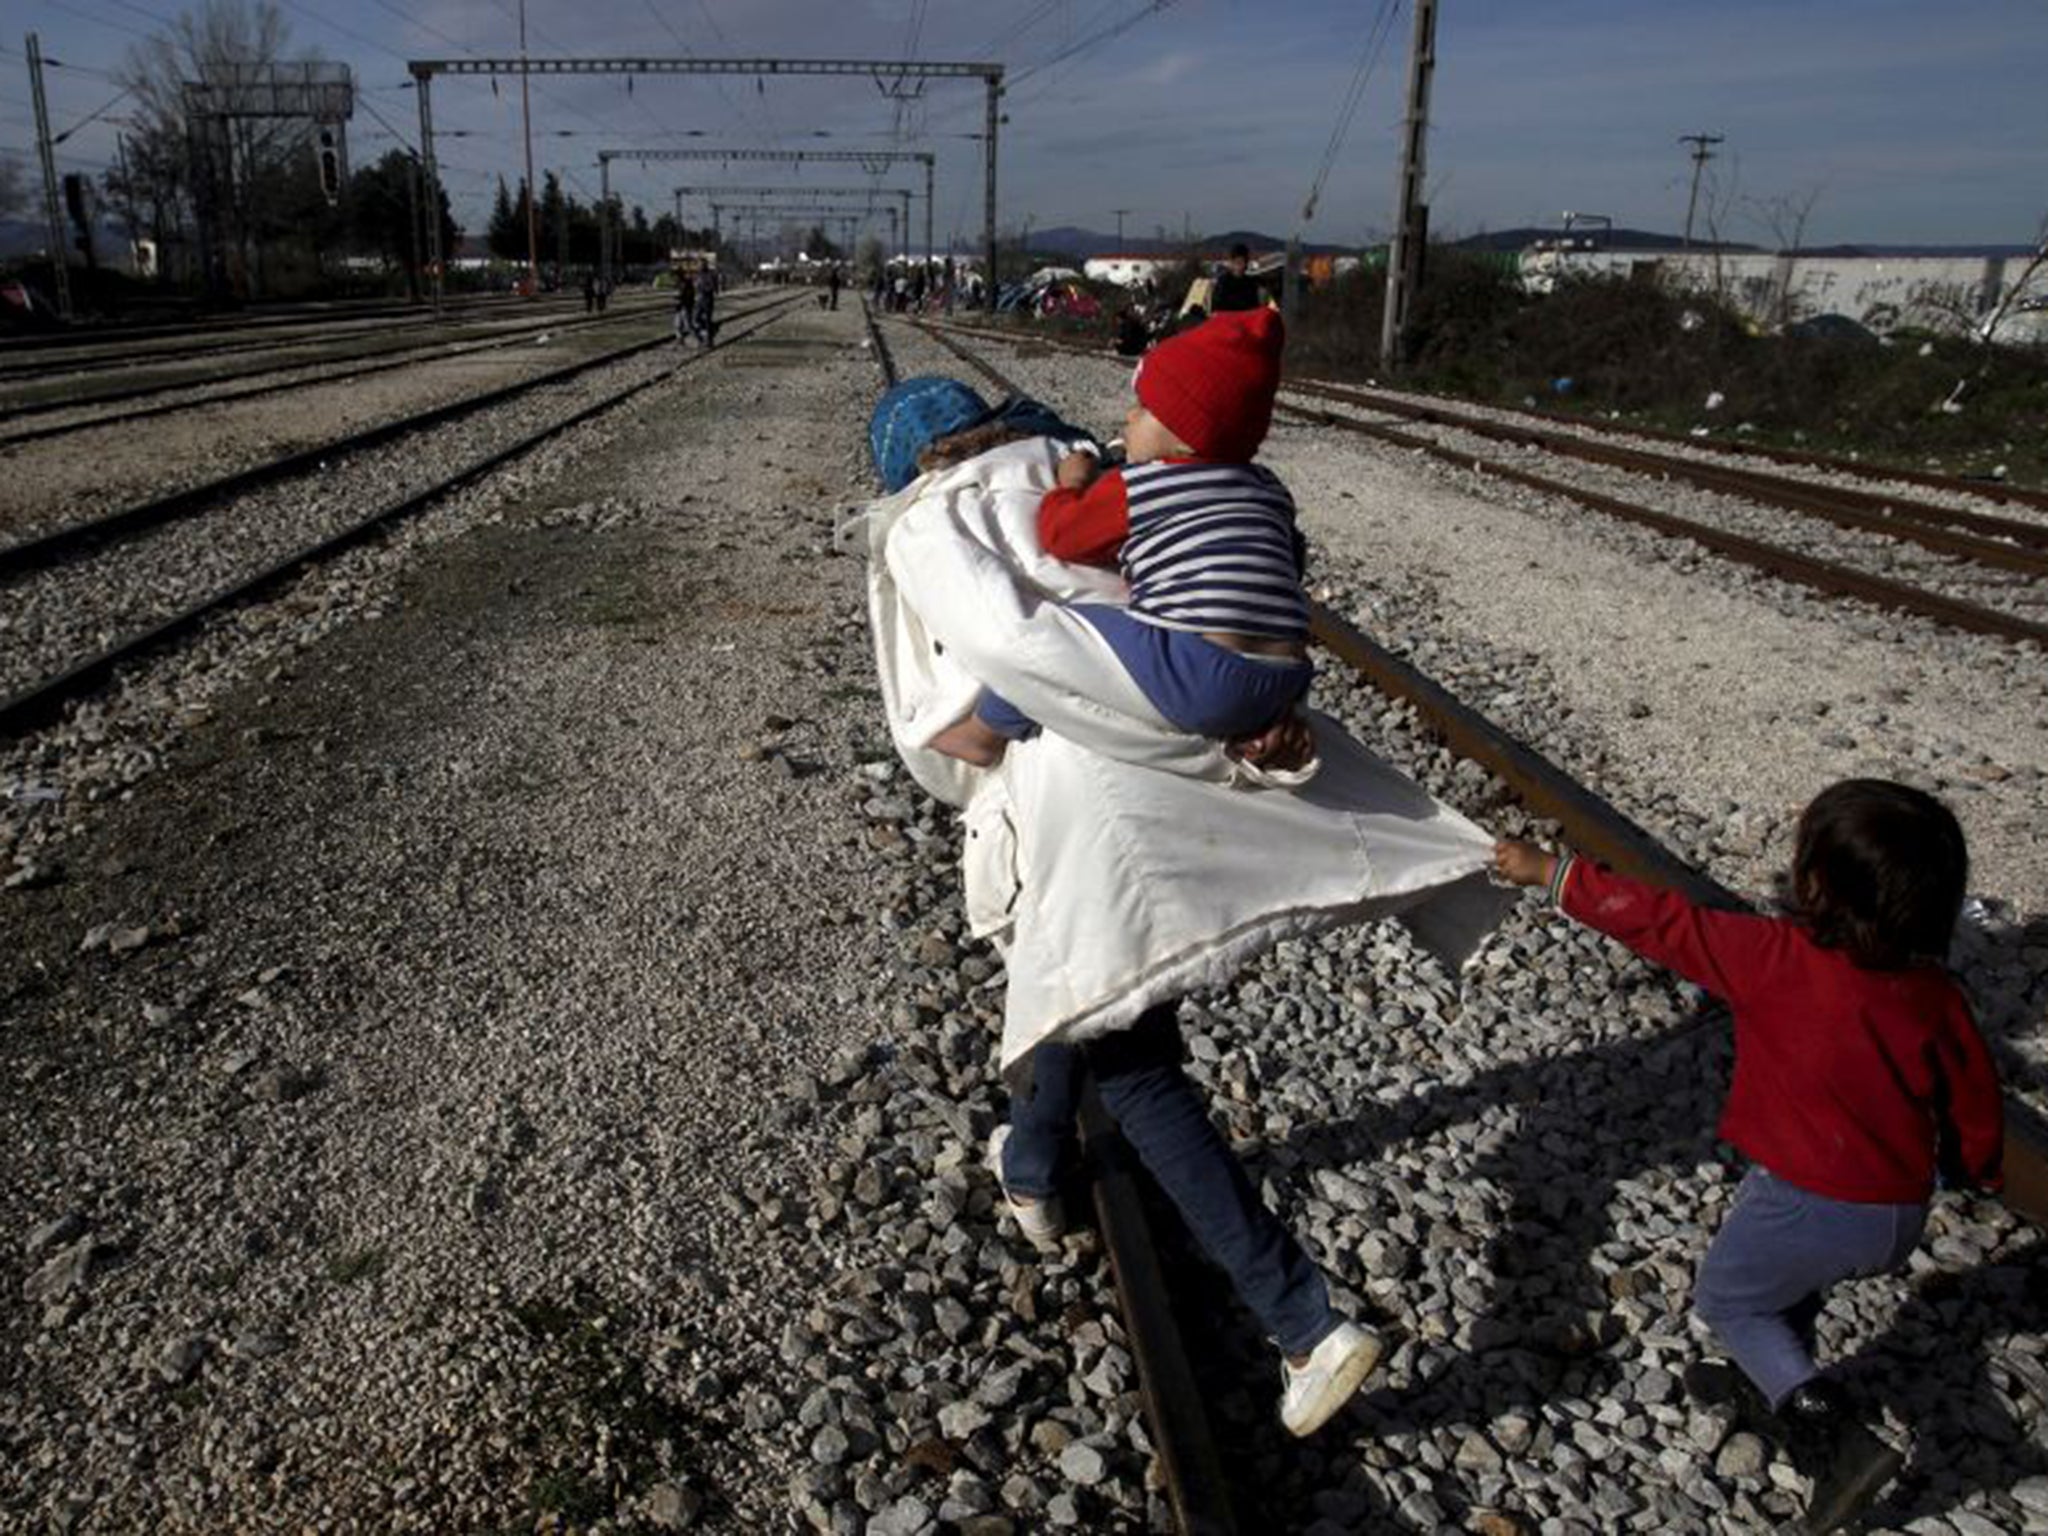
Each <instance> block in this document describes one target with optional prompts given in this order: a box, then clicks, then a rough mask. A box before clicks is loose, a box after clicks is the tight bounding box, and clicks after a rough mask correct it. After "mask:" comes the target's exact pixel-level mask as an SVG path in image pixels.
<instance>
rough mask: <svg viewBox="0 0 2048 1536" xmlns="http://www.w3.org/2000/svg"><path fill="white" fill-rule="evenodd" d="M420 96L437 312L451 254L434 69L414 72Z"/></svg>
mask: <svg viewBox="0 0 2048 1536" xmlns="http://www.w3.org/2000/svg"><path fill="white" fill-rule="evenodd" d="M412 78H413V85H414V87H415V89H416V90H417V91H418V92H419V98H420V164H421V165H422V166H423V167H424V168H425V170H426V173H427V251H428V254H429V256H430V257H431V258H432V261H433V265H434V313H435V314H437V315H438V314H440V313H441V291H442V285H443V284H444V283H445V282H446V281H447V276H448V274H447V266H448V253H447V252H446V251H443V250H442V249H441V165H440V162H439V161H437V160H436V159H435V158H434V105H433V90H432V87H433V84H434V75H433V71H431V70H426V71H418V70H416V71H414V73H413V77H412Z"/></svg>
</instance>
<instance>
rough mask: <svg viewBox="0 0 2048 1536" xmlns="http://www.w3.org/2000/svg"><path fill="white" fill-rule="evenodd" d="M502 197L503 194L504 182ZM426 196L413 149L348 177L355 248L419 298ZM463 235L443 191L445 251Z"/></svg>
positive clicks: (390, 154)
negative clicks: (393, 272) (397, 273)
mask: <svg viewBox="0 0 2048 1536" xmlns="http://www.w3.org/2000/svg"><path fill="white" fill-rule="evenodd" d="M498 194H499V196H500V197H503V196H504V195H505V188H504V185H503V184H502V183H500V184H499V187H498ZM425 196H426V178H425V177H423V176H421V175H420V172H419V162H418V161H417V160H415V159H414V158H413V155H412V152H411V151H409V150H403V149H394V150H391V151H389V152H388V153H387V154H386V155H385V156H384V158H383V159H381V160H379V161H377V162H376V164H374V165H366V166H364V167H362V168H361V169H360V170H358V171H357V172H356V173H355V174H354V175H353V176H351V177H350V178H349V183H348V196H347V198H346V199H345V206H346V207H347V209H348V211H349V224H350V231H351V235H352V237H353V238H352V241H351V244H352V246H353V248H354V249H355V250H356V251H357V252H358V253H360V254H363V255H371V256H378V257H381V258H382V259H383V260H384V261H385V262H386V263H387V264H388V265H390V266H392V267H395V268H397V269H399V270H401V271H403V272H404V273H405V278H406V289H407V291H408V292H410V293H411V294H412V296H413V297H415V298H417V297H419V292H420V264H422V263H424V262H425V260H426V254H427V232H426V227H425V222H424V220H423V219H420V212H421V208H422V205H423V201H424V199H425ZM507 206H508V208H509V206H510V205H509V200H508V203H507ZM415 220H419V222H415ZM461 233H462V232H461V230H460V229H458V228H457V227H456V224H455V219H454V216H453V214H452V213H451V212H450V210H449V207H448V193H447V191H446V190H445V189H443V191H442V193H441V249H442V250H444V251H452V250H454V249H455V242H456V241H457V240H458V239H459V238H460V237H461Z"/></svg>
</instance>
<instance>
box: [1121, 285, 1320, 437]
mask: <svg viewBox="0 0 2048 1536" xmlns="http://www.w3.org/2000/svg"><path fill="white" fill-rule="evenodd" d="M1286 340H1287V329H1286V327H1285V326H1284V325H1282V324H1281V322H1280V312H1279V311H1278V310H1273V309H1244V310H1227V311H1225V312H1224V313H1223V314H1220V315H1216V316H1214V317H1213V318H1211V319H1208V320H1204V321H1203V322H1202V323H1201V324H1200V325H1198V326H1196V327H1195V328H1194V329H1193V330H1191V331H1182V332H1181V333H1180V334H1179V335H1178V336H1170V337H1168V338H1167V339H1166V340H1165V341H1162V342H1161V343H1159V345H1158V346H1156V347H1154V348H1153V349H1152V350H1151V351H1150V352H1147V353H1146V354H1145V357H1144V361H1142V362H1141V363H1139V364H1138V376H1137V379H1136V380H1135V381H1134V382H1135V387H1136V389H1137V391H1138V403H1139V404H1140V405H1142V406H1144V407H1145V409H1146V410H1148V411H1150V412H1151V413H1152V414H1153V415H1154V416H1156V417H1158V418H1159V422H1160V425H1162V426H1164V427H1165V428H1166V430H1167V431H1169V432H1171V433H1172V434H1173V435H1174V436H1175V437H1177V438H1179V439H1180V440H1181V441H1182V442H1184V443H1186V444H1187V445H1188V446H1189V447H1190V448H1192V449H1194V451H1195V453H1196V454H1197V455H1198V456H1200V457H1201V458H1205V459H1220V460H1223V461H1226V462H1236V463H1242V462H1244V461H1246V460H1249V459H1250V458H1252V457H1253V456H1254V455H1255V454H1257V453H1258V451H1259V444H1261V443H1263V442H1264V441H1265V440H1266V429H1267V428H1268V427H1270V426H1271V425H1272V424H1273V396H1274V395H1275V394H1276V393H1277V392H1278V391H1279V388H1280V349H1281V347H1282V346H1283V345H1285V343H1286Z"/></svg>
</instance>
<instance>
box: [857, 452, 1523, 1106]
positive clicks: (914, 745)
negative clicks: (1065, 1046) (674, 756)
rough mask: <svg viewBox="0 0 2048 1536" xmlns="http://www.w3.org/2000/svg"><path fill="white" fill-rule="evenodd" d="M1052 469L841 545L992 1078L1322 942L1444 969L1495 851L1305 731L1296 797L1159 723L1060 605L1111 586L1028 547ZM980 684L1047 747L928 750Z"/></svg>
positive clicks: (873, 527)
mask: <svg viewBox="0 0 2048 1536" xmlns="http://www.w3.org/2000/svg"><path fill="white" fill-rule="evenodd" d="M1061 451H1062V450H1061V446H1060V445H1059V444H1058V443H1056V442H1054V441H1053V440H1052V439H1050V438H1038V439H1034V440H1032V441H1029V442H1022V443H1013V444H1010V445H1008V446H1007V447H1003V448H998V449H995V450H993V451H992V452H989V453H985V454H983V455H981V456H980V457H979V458H976V459H972V460H970V461H968V462H967V463H965V464H960V465H956V466H954V467H953V468H951V469H947V470H943V471H938V472H935V473H933V474H929V475H926V476H924V477H923V478H921V479H919V480H917V481H915V482H913V483H912V484H911V485H910V486H909V487H907V488H906V489H905V490H903V491H902V492H899V493H898V494H897V495H895V496H891V497H887V498H884V499H883V500H881V501H877V502H874V503H872V504H871V505H870V506H869V507H868V508H867V510H866V511H865V512H864V513H863V514H862V515H861V516H860V517H859V518H858V519H856V520H855V521H854V522H853V523H851V524H849V525H848V527H847V529H846V530H844V532H843V534H842V537H848V536H850V537H852V538H857V539H860V540H862V541H864V542H865V544H866V546H867V549H868V552H869V554H870V557H871V558H870V565H869V576H868V598H869V617H870V620H871V622H872V625H873V629H874V637H875V649H876V659H877V662H878V665H879V670H880V673H881V684H882V697H883V702H884V707H885V708H886V710H887V712H888V717H889V730H890V733H891V736H892V737H893V739H894V741H895V744H896V748H897V751H898V752H899V753H900V754H901V756H902V758H903V761H904V764H905V765H906V766H907V767H908V768H909V770H910V772H911V774H912V776H913V777H915V778H916V779H917V781H918V782H919V783H920V784H921V785H923V786H924V787H925V789H927V790H928V791H930V792H931V793H932V794H933V795H935V796H937V797H938V798H939V799H941V800H944V801H946V802H948V803H949V804H951V805H954V806H957V807H959V808H960V809H961V811H962V814H963V819H964V821H965V824H966V831H967V842H966V848H965V853H964V855H963V865H964V868H963V874H964V878H965V882H966V899H967V913H968V919H969V923H970V925H971V927H972V928H973V931H974V932H975V933H976V934H977V935H978V936H980V937H984V938H988V939H991V940H992V941H994V942H995V943H996V944H997V945H998V946H999V947H1000V948H1002V949H1003V950H1004V954H1005V960H1006V963H1007V967H1008V990H1007V993H1006V995H1005V1000H1004V1023H1003V1064H1004V1066H1005V1067H1006V1068H1007V1067H1008V1066H1010V1065H1011V1064H1012V1063H1014V1062H1016V1061H1017V1060H1018V1059H1020V1058H1021V1057H1022V1056H1023V1055H1024V1054H1025V1053H1026V1052H1027V1051H1029V1050H1030V1049H1031V1048H1032V1047H1033V1046H1035V1045H1037V1044H1039V1043H1041V1042H1042V1041H1046V1040H1069V1041H1072V1040H1081V1039H1086V1038H1088V1037H1090V1036H1093V1035H1100V1034H1104V1033H1107V1032H1108V1031H1111V1030H1114V1029H1118V1028H1122V1027H1124V1026H1127V1025H1129V1024H1131V1023H1133V1022H1135V1021H1136V1019H1137V1018H1138V1016H1139V1015H1140V1014H1142V1013H1144V1012H1145V1010H1146V1009H1148V1008H1150V1007H1151V1006H1153V1005H1154V1004H1155V1003H1159V1002H1164V1001H1167V1000H1169V999H1172V998H1175V997H1179V996H1181V995H1183V994H1185V993H1188V992H1190V991H1193V990H1196V989H1198V988H1201V987H1208V986H1217V985H1221V984H1222V983H1224V982H1226V981H1227V980H1228V979H1229V978H1230V977H1231V976H1232V975H1233V974H1234V973H1235V972H1236V971H1237V970H1238V969H1239V968H1240V967H1242V966H1243V965H1244V964H1246V963H1247V962H1248V961H1250V960H1252V959H1253V958H1255V957H1256V956H1257V955H1259V954H1260V953H1262V952H1264V951H1265V950H1267V949H1269V948H1271V947H1272V946H1273V945H1274V944H1276V943H1278V942H1279V941H1280V940H1282V939H1286V938H1291V937H1296V936H1299V935H1303V934H1309V933H1314V932H1316V931H1318V930H1320V929H1323V928H1327V927H1330V926H1332V925H1333V924H1337V923H1345V922H1356V921H1360V920H1363V919H1367V918H1374V917H1385V916H1390V915H1394V914H1397V913H1398V914H1401V915H1402V916H1403V918H1404V920H1405V921H1407V922H1408V923H1409V924H1410V926H1411V927H1413V928H1414V929H1415V930H1416V932H1417V933H1418V935H1419V936H1420V937H1422V938H1423V940H1424V941H1425V942H1427V943H1429V944H1431V946H1432V947H1433V948H1435V949H1436V950H1437V951H1438V952H1439V953H1441V954H1443V955H1445V956H1446V958H1448V959H1450V960H1452V961H1453V962H1454V963H1455V962H1458V961H1462V960H1463V959H1464V958H1465V957H1466V956H1468V955H1469V954H1470V952H1471V950H1472V949H1473V948H1474V947H1475V946H1476V944H1477V942H1478V940H1479V938H1480V937H1481V936H1482V935H1483V934H1484V933H1485V932H1486V931H1487V930H1488V929H1490V928H1491V927H1492V926H1493V924H1494V923H1495V922H1496V921H1497V920H1498V918H1499V915H1500V913H1501V912H1502V910H1504V906H1505V898H1504V897H1503V896H1502V895H1501V894H1500V893H1498V892H1495V891H1493V890H1491V889H1490V888H1489V887H1488V885H1487V883H1486V880H1485V877H1484V875H1483V874H1482V873H1481V871H1483V870H1484V869H1485V868H1486V867H1487V865H1488V864H1489V863H1490V862H1491V853H1492V839H1491V838H1490V837H1489V836H1488V835H1487V834H1486V833H1485V832H1483V831H1482V830H1481V829H1480V828H1478V827H1477V826H1475V825H1474V824H1473V823H1471V822H1470V821H1468V820H1466V819H1465V818H1464V817H1463V816H1461V815H1459V814H1458V813H1457V812H1456V811H1454V810H1452V809H1450V808H1449V807H1448V806H1445V805H1442V804H1440V803H1438V802H1437V801H1436V800H1434V799H1432V798H1431V797H1430V796H1429V795H1428V794H1427V793H1426V792H1424V791H1423V790H1422V789H1421V788H1420V787H1419V786H1417V785H1416V784H1415V783H1414V782H1413V781H1412V780H1410V779H1408V778H1406V777H1405V776H1403V775H1402V774H1400V773H1398V772H1396V771H1395V770H1394V769H1392V768H1390V767H1389V766H1387V765H1386V764H1385V763H1383V762H1381V761H1380V760H1379V759H1378V758H1376V757H1374V756H1373V755H1372V754H1371V753H1370V752H1368V751H1366V749H1365V748H1364V747H1362V746H1360V745H1359V744H1358V743H1357V742H1356V741H1354V740H1352V739H1351V737H1350V736H1349V735H1348V734H1346V733H1345V731H1344V730H1343V728H1342V727H1341V726H1339V725H1338V724H1337V723H1336V722H1335V721H1334V720H1331V719H1330V718H1328V717H1327V716H1324V715H1320V714H1316V713H1314V712H1313V711H1311V712H1310V716H1309V718H1310V723H1311V726H1312V727H1313V729H1314V732H1315V738H1316V745H1317V749H1318V753H1319V755H1320V757H1321V768H1320V771H1318V772H1316V773H1315V774H1314V775H1313V776H1312V777H1309V778H1308V779H1307V782H1305V783H1299V782H1296V781H1295V779H1294V777H1293V776H1287V775H1264V774H1259V773H1257V772H1256V771H1255V770H1248V769H1247V768H1246V767H1245V766H1244V765H1242V764H1239V763H1235V762H1233V761H1232V760H1231V759H1230V758H1229V757H1227V756H1226V755H1225V754H1224V752H1223V750H1222V748H1221V747H1220V746H1219V745H1218V744H1217V743H1215V742H1213V741H1207V740H1204V739H1202V738H1200V737H1195V736H1190V735H1188V734H1187V733H1185V732H1183V731H1180V730H1177V729H1176V728H1175V727H1173V726H1172V725H1170V724H1168V723H1167V721H1166V720H1165V719H1164V718H1163V717H1161V715H1160V714H1159V712H1158V710H1157V709H1155V708H1154V707H1153V705H1152V704H1151V702H1150V701H1149V700H1148V699H1147V698H1146V697H1145V695H1144V693H1143V691H1142V690H1140V689H1139V687H1138V686H1137V684H1136V683H1135V682H1133V681H1132V679H1131V677H1130V675H1129V673H1128V672H1126V671H1125V670H1124V667H1123V665H1122V663H1120V662H1119V661H1118V660H1117V659H1116V657H1115V655H1114V653H1113V652H1111V650H1110V649H1109V647H1108V645H1107V643H1106V642H1105V641H1104V640H1103V639H1102V638H1101V636H1100V635H1099V634H1098V633H1097V632H1096V630H1095V629H1094V627H1093V626H1092V625H1090V624H1088V623H1087V622H1086V621H1085V620H1083V619H1081V618H1079V617H1077V616H1076V615H1075V614H1073V613H1072V612H1071V611H1070V610H1069V609H1068V608H1067V607H1065V606H1063V604H1065V603H1073V602H1121V601H1123V600H1124V595H1125V594H1124V589H1123V582H1122V581H1121V579H1120V578H1119V577H1117V576H1116V575H1115V574H1114V573H1112V572H1106V571H1100V570H1095V569H1092V568H1088V567H1082V566H1075V565H1069V564H1066V563H1065V562H1062V561H1058V560H1054V559H1052V558H1050V557H1049V556H1047V555H1046V554H1045V553H1044V552H1043V551H1042V550H1041V549H1040V548H1039V545H1038V537H1037V523H1038V503H1039V500H1040V499H1041V497H1042V496H1043V495H1044V493H1045V491H1046V490H1047V488H1049V487H1050V486H1051V485H1052V484H1053V483H1054V480H1053V472H1054V466H1055V465H1056V464H1057V462H1058V459H1059V455H1060V452H1061ZM984 685H986V686H988V687H990V688H993V689H994V690H995V691H996V692H998V693H1000V694H1002V695H1003V696H1004V697H1005V698H1007V699H1008V700H1009V701H1010V702H1011V703H1012V704H1014V705H1016V706H1017V707H1018V708H1019V709H1021V710H1022V711H1023V712H1024V713H1025V714H1027V715H1029V716H1030V717H1031V718H1032V719H1033V720H1035V721H1037V722H1038V723H1039V725H1040V726H1042V727H1043V729H1042V731H1041V732H1040V733H1039V734H1038V735H1037V736H1035V737H1033V738H1032V739H1030V740H1028V741H1022V742H1015V743H1012V744H1011V745H1010V747H1009V750H1008V751H1007V752H1006V753H1005V754H1004V757H1003V761H1002V763H1001V764H1000V765H999V766H998V767H997V768H995V769H992V770H983V769H978V768H973V767H970V766H968V765H966V764H964V763H961V762H958V761H956V760H955V759H952V758H949V757H946V756H943V755H942V754H940V753H937V752H934V751H932V750H931V748H930V746H929V742H930V741H931V739H932V737H933V736H935V735H936V734H937V733H938V732H939V731H941V730H943V729H944V728H945V727H946V726H948V725H950V724H952V723H953V722H954V721H956V720H958V719H960V717H961V716H963V715H964V714H966V713H967V712H968V710H969V709H971V708H972V707H973V703H974V699H975V696H976V694H977V693H978V692H979V690H980V689H981V687H982V686H984Z"/></svg>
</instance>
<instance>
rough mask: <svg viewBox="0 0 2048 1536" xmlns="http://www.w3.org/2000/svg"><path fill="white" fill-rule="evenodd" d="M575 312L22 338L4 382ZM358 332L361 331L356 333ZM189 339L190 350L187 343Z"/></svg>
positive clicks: (506, 304)
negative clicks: (344, 332)
mask: <svg viewBox="0 0 2048 1536" xmlns="http://www.w3.org/2000/svg"><path fill="white" fill-rule="evenodd" d="M574 308H575V306H574V305H573V304H572V303H571V301H569V300H567V299H551V300H540V301H535V300H527V299H509V298H495V297H493V298H481V299H477V300H474V301H472V302H470V303H468V304H463V305H458V306H451V307H450V308H449V309H448V311H446V312H445V313H444V314H442V315H438V316H437V315H436V314H435V313H434V312H433V310H431V309H429V308H426V307H424V306H421V305H407V304H397V305H383V306H379V307H376V308H372V309H361V310H350V311H335V312H331V313H323V314H315V315H294V316H289V317H283V316H266V317H263V318H261V319H254V320H243V321H234V320H219V321H209V322H207V323H204V324H193V325H176V326H157V327H142V328H137V329H134V330H125V329H124V330H114V331H104V332H96V333H93V334H91V335H89V336H76V335H70V334H59V335H50V336H23V337H16V338H14V339H13V340H10V341H8V342H7V343H6V344H5V345H4V346H0V381H5V380H11V379H15V378H20V377H23V376H26V375H31V374H36V373H73V372H90V371H96V370H100V369H105V368H118V367H127V366H130V365H132V364H133V363H135V362H137V361H143V362H151V363H155V362H168V361H172V360H174V359H177V358H181V357H191V356H206V355H208V354H220V353H225V352H231V351H238V350H256V349H259V348H265V347H280V346H293V345H301V344H309V343H310V344H316V345H317V344H318V343H320V342H322V341H325V340H331V339H332V338H333V337H334V335H335V334H336V331H337V328H349V330H348V333H349V334H354V335H361V334H362V333H363V330H368V329H380V328H381V329H387V330H393V329H405V328H408V327H410V326H413V325H435V324H446V323H448V321H449V320H450V318H451V317H453V318H454V319H455V320H457V321H461V322H466V321H467V320H468V319H469V318H471V317H478V318H484V319H488V318H491V317H492V316H494V315H497V314H512V313H524V314H528V315H534V314H542V313H548V312H551V311H554V310H560V311H561V312H563V313H572V312H573V311H574ZM357 327H360V328H361V329H356V328H357ZM286 330H291V331H296V332H299V333H301V334H296V335H292V336H269V337H265V336H264V335H263V333H264V332H269V331H277V332H282V331H286ZM245 335H246V336H250V337H253V338H254V339H253V340H249V341H242V342H238V341H234V340H229V341H226V342H223V340H222V338H223V337H224V336H225V337H240V336H245ZM187 340H189V341H190V342H191V345H189V346H182V345H180V343H183V342H186V341H187ZM153 341H154V342H162V343H164V345H163V346H162V347H160V348H159V347H149V346H144V347H141V348H140V349H138V347H137V343H138V342H142V343H147V342H153ZM66 354H73V355H68V356H67V355H66Z"/></svg>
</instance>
